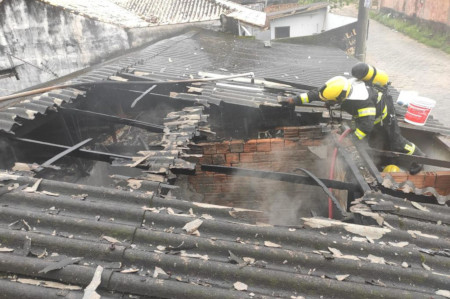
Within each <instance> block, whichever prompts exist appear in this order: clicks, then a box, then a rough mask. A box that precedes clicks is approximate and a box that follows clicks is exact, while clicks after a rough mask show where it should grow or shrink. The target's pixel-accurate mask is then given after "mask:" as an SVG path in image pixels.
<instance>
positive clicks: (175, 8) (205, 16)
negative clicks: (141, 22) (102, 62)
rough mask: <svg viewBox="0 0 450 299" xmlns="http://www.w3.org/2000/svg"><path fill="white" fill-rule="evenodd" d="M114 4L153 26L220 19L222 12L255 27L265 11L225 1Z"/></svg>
mask: <svg viewBox="0 0 450 299" xmlns="http://www.w3.org/2000/svg"><path fill="white" fill-rule="evenodd" d="M117 3H118V4H119V5H121V6H123V7H125V8H127V9H129V10H130V11H132V12H134V13H136V14H138V15H140V16H142V17H143V18H144V19H145V20H146V21H147V22H149V23H151V24H154V25H165V24H180V23H193V22H204V21H213V20H219V18H220V15H221V14H225V15H228V16H230V17H233V18H236V19H238V20H240V21H243V22H246V23H249V24H253V25H256V26H264V25H265V23H266V15H265V13H264V12H260V11H256V10H253V9H250V8H247V7H245V6H243V5H240V4H237V3H234V2H232V1H227V0H184V1H177V0H156V1H147V0H128V1H120V2H117Z"/></svg>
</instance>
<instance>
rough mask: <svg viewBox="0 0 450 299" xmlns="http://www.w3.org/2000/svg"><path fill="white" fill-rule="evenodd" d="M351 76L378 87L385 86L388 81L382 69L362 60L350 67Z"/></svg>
mask: <svg viewBox="0 0 450 299" xmlns="http://www.w3.org/2000/svg"><path fill="white" fill-rule="evenodd" d="M352 76H353V77H355V78H357V79H359V80H362V81H364V82H368V83H371V84H373V85H376V86H380V87H386V86H387V84H388V82H389V76H388V75H387V74H386V73H385V72H384V71H382V70H380V69H377V68H375V67H373V66H371V65H368V64H367V63H364V62H359V63H357V64H356V65H355V66H353V67H352Z"/></svg>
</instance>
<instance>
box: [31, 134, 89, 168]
mask: <svg viewBox="0 0 450 299" xmlns="http://www.w3.org/2000/svg"><path fill="white" fill-rule="evenodd" d="M90 141H92V138H88V139H86V140H83V141H81V142H79V143H77V144H75V145H74V146H71V147H69V148H67V149H66V150H64V151H62V152H61V153H59V154H57V155H56V156H54V157H53V158H51V159H49V160H47V161H45V162H44V163H42V164H41V167H39V168H37V171H40V170H42V169H43V167H49V166H50V165H52V164H53V163H55V162H56V161H58V160H59V159H61V158H62V157H64V156H67V155H68V154H70V153H72V152H74V151H76V150H78V149H80V148H81V147H82V146H83V145H85V144H87V143H88V142H90Z"/></svg>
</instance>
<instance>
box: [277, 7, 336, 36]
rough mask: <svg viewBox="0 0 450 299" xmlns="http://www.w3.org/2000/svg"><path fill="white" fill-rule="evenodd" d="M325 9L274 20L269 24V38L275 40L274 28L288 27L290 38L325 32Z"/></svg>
mask: <svg viewBox="0 0 450 299" xmlns="http://www.w3.org/2000/svg"><path fill="white" fill-rule="evenodd" d="M326 15H327V8H323V9H320V10H317V11H313V12H311V13H305V14H297V15H293V16H288V17H283V18H279V19H274V20H272V21H271V22H270V37H271V39H275V28H276V27H285V26H289V27H290V28H291V29H290V34H291V36H290V37H299V36H307V35H313V34H317V33H320V32H322V30H325V28H326V27H325V26H326Z"/></svg>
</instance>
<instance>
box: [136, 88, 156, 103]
mask: <svg viewBox="0 0 450 299" xmlns="http://www.w3.org/2000/svg"><path fill="white" fill-rule="evenodd" d="M155 87H156V85H153V86H152V87H150V88H149V89H147V90H146V91H144V92H143V93H142V94H141V95H140V96H138V97H137V98H136V99H135V100H134V101H133V103H132V104H131V108H134V106H136V104H137V103H138V102H139V101H140V100H141V99H142V98H143V97H145V96H146V95H148V94H149V93H150V91H152V90H153V89H154V88H155Z"/></svg>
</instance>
